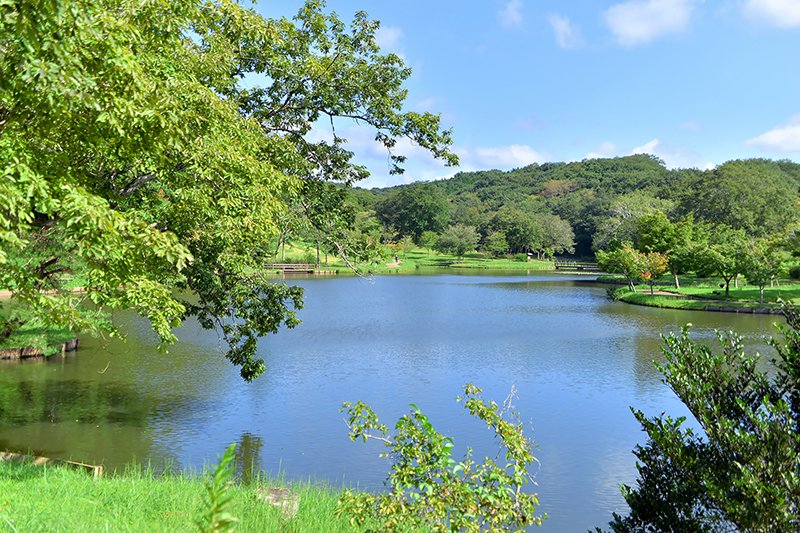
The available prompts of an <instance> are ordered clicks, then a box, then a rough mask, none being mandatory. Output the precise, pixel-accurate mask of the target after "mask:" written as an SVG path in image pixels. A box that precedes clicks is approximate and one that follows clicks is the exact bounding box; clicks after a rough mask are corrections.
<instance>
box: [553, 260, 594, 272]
mask: <svg viewBox="0 0 800 533" xmlns="http://www.w3.org/2000/svg"><path fill="white" fill-rule="evenodd" d="M555 266H556V270H559V271H562V272H585V273H587V274H602V273H603V269H602V268H600V265H598V264H597V263H589V262H583V261H556V262H555Z"/></svg>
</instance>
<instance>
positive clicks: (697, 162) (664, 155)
mask: <svg viewBox="0 0 800 533" xmlns="http://www.w3.org/2000/svg"><path fill="white" fill-rule="evenodd" d="M635 154H650V155H654V156H656V157H657V158H659V159H661V160H662V161H664V164H665V165H666V166H667V168H701V169H712V168H714V164H713V163H710V162H708V161H705V160H704V159H703V158H702V156H701V155H700V154H698V153H697V152H695V151H694V150H687V149H682V148H676V147H674V146H671V145H669V144H664V143H662V142H661V141H660V140H659V139H653V140H652V141H649V142H646V143H644V144H643V145H642V146H637V147H636V148H634V149H633V150H631V155H635Z"/></svg>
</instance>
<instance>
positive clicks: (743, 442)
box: [610, 306, 800, 532]
mask: <svg viewBox="0 0 800 533" xmlns="http://www.w3.org/2000/svg"><path fill="white" fill-rule="evenodd" d="M783 311H784V315H785V317H786V320H787V323H788V327H787V326H781V330H782V331H783V333H784V334H785V340H784V342H783V343H779V342H777V341H775V340H772V341H771V345H772V346H773V347H774V348H775V350H776V351H777V353H778V357H777V358H776V359H774V360H773V361H772V364H771V365H765V364H764V363H763V362H762V361H761V358H760V356H759V355H758V354H754V355H751V354H746V353H745V352H744V349H743V345H742V339H741V337H739V336H737V335H736V334H734V333H732V332H728V333H720V334H719V341H720V344H721V345H722V350H721V352H720V353H712V351H711V350H710V349H709V347H708V346H706V345H702V344H698V343H697V342H695V341H694V340H692V339H691V338H690V337H689V331H690V330H689V326H686V327H685V328H684V329H683V331H682V332H681V333H680V334H679V335H674V334H673V335H670V336H668V337H666V338H665V346H664V347H663V351H664V355H665V356H666V359H667V362H666V364H664V365H658V366H659V369H660V370H661V371H662V372H663V373H664V380H665V382H666V383H667V385H669V386H670V388H671V389H672V390H673V391H674V392H675V394H676V395H677V396H678V398H680V400H681V401H682V402H683V403H684V404H685V405H686V407H687V408H688V409H689V411H690V412H691V413H692V415H693V416H694V418H695V419H696V420H697V423H698V425H699V428H698V429H694V428H692V427H686V425H685V421H686V419H685V417H680V418H672V417H670V416H666V415H664V414H662V415H661V416H656V417H653V418H648V417H647V416H645V415H644V413H642V412H641V411H634V414H635V416H636V418H637V419H638V420H639V422H640V423H641V424H642V427H643V428H644V430H645V432H646V433H647V435H648V441H647V443H646V444H645V445H644V446H637V448H636V449H635V451H634V453H635V454H636V457H637V458H638V464H637V468H638V470H639V479H638V486H637V487H635V488H632V487H628V486H624V487H623V494H624V496H625V500H626V501H627V502H628V505H629V506H630V509H631V510H630V514H629V515H628V516H626V517H620V516H617V515H615V516H614V521H613V522H612V523H611V524H610V525H611V528H612V530H613V531H615V532H651V531H652V532H655V531H658V532H662V531H675V532H678V531H680V532H683V531H748V532H749V531H752V532H756V531H763V532H766V531H769V532H796V531H800V314H798V312H797V310H796V309H794V308H790V307H786V306H785V307H784V310H783Z"/></svg>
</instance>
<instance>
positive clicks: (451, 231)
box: [436, 224, 480, 260]
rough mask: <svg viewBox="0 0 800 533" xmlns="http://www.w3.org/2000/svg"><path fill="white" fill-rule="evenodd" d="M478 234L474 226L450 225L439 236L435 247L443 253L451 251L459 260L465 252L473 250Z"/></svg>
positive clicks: (476, 244) (478, 237) (476, 243)
mask: <svg viewBox="0 0 800 533" xmlns="http://www.w3.org/2000/svg"><path fill="white" fill-rule="evenodd" d="M479 239H480V236H479V235H478V232H477V231H475V228H472V227H470V226H465V225H463V224H455V225H454V226H450V227H449V228H447V229H446V230H444V232H443V233H442V234H441V235H440V236H439V240H438V241H437V242H436V249H437V250H439V251H440V252H443V253H451V254H453V255H455V256H456V257H457V258H458V259H459V260H460V259H461V258H463V257H464V255H465V254H466V253H467V252H471V251H473V250H475V248H476V247H477V246H478V240H479Z"/></svg>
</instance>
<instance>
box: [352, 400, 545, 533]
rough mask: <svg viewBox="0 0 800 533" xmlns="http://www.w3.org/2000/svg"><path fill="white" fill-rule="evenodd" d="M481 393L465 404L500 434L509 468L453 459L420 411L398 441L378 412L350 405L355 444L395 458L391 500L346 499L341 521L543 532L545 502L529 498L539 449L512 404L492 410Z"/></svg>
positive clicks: (401, 527) (398, 527) (403, 422)
mask: <svg viewBox="0 0 800 533" xmlns="http://www.w3.org/2000/svg"><path fill="white" fill-rule="evenodd" d="M481 392H482V391H481V389H479V388H478V387H476V386H474V385H472V384H468V385H466V386H465V387H464V396H463V397H459V398H457V400H458V401H459V402H463V403H464V408H465V409H467V410H468V411H469V413H470V414H471V415H472V416H475V417H477V418H479V419H480V420H482V421H484V422H485V423H486V426H487V428H488V429H489V430H491V431H493V432H494V434H495V438H496V439H497V441H498V444H499V446H500V448H501V450H504V451H505V453H504V454H502V455H501V453H498V457H501V456H502V457H503V458H504V462H500V463H498V462H497V461H495V460H493V459H490V458H488V457H487V458H486V459H484V461H483V463H480V464H478V463H476V462H475V461H474V460H473V458H472V449H469V450H468V451H467V453H466V455H465V457H464V458H463V459H462V460H461V461H456V460H455V459H454V458H453V453H452V450H453V440H452V439H451V438H450V437H447V436H444V435H442V434H441V433H439V432H437V431H436V430H435V429H434V427H433V426H432V425H431V423H430V421H429V420H428V417H427V416H425V415H424V414H423V413H422V412H421V411H420V410H419V409H418V408H417V406H416V405H413V404H412V405H411V413H410V414H407V415H404V416H402V417H401V418H400V419H399V420H398V421H397V424H396V425H395V430H394V434H393V435H390V432H389V429H388V428H387V426H386V425H384V424H381V423H380V422H379V421H378V417H377V415H376V414H375V413H374V411H373V410H372V409H371V408H370V407H369V406H367V405H365V404H364V403H363V402H360V401H359V402H357V403H355V404H351V403H345V404H344V405H343V406H342V411H343V412H346V413H347V415H348V420H347V423H348V427H349V428H350V438H351V439H352V440H356V439H362V440H363V441H364V442H366V441H367V440H370V439H375V440H378V441H381V442H383V444H384V445H385V446H386V448H387V451H386V452H384V453H383V454H381V455H382V457H391V459H392V461H393V464H392V469H391V473H390V474H389V479H388V485H389V486H390V490H389V492H388V493H382V494H370V493H364V492H356V491H352V490H346V491H344V493H343V495H342V497H341V498H340V499H339V504H338V507H337V511H336V512H337V515H339V516H342V515H343V516H347V517H349V519H350V522H351V524H352V525H353V526H358V527H361V528H366V529H377V530H380V531H416V530H420V529H429V530H432V531H523V530H524V529H525V527H527V526H530V525H534V524H535V525H540V524H541V523H542V520H543V519H544V518H546V515H536V514H535V511H536V506H537V505H538V504H539V500H538V495H537V494H534V493H530V492H525V491H524V489H525V487H526V486H528V485H535V483H534V481H533V476H532V474H531V473H529V472H528V468H529V467H530V466H531V465H532V464H533V463H534V462H536V458H535V457H534V455H533V444H532V442H531V441H530V440H529V439H528V438H527V437H526V436H525V435H524V434H523V426H522V423H521V422H520V421H519V416H518V415H517V414H516V413H515V412H514V410H513V405H512V403H511V402H512V399H513V398H514V397H515V390H514V389H512V391H511V394H509V396H508V398H507V399H506V401H505V402H504V404H503V406H499V405H498V404H497V403H495V402H493V401H492V402H486V401H485V400H483V398H482V397H481Z"/></svg>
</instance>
